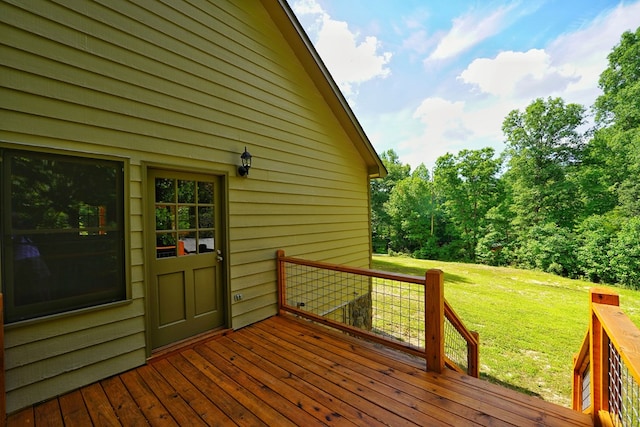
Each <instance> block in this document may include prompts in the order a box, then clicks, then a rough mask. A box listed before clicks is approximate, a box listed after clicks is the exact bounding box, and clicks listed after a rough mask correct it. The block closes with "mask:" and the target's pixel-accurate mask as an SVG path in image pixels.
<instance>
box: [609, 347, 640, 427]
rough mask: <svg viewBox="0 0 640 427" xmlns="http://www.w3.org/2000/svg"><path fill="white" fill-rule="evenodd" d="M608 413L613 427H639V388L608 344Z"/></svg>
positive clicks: (615, 350)
mask: <svg viewBox="0 0 640 427" xmlns="http://www.w3.org/2000/svg"><path fill="white" fill-rule="evenodd" d="M609 412H610V413H611V418H612V419H613V424H614V425H615V426H622V427H631V426H640V386H639V385H638V382H637V381H636V380H635V378H634V377H633V375H632V373H631V372H629V369H628V367H627V366H626V364H625V363H624V360H622V358H621V357H620V353H618V350H617V349H616V347H615V346H614V344H613V343H612V342H609Z"/></svg>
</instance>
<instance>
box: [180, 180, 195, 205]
mask: <svg viewBox="0 0 640 427" xmlns="http://www.w3.org/2000/svg"><path fill="white" fill-rule="evenodd" d="M195 202H196V183H195V181H178V203H195Z"/></svg>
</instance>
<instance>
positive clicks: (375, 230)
mask: <svg viewBox="0 0 640 427" xmlns="http://www.w3.org/2000/svg"><path fill="white" fill-rule="evenodd" d="M380 159H381V160H382V163H383V164H384V166H385V167H386V168H387V172H388V173H387V176H385V177H384V178H380V179H374V180H371V234H372V236H371V237H372V242H373V248H374V251H376V252H379V253H380V252H383V253H384V252H387V249H388V246H389V243H390V241H391V229H390V223H391V220H390V218H389V215H388V214H387V212H386V211H385V208H384V205H385V203H387V201H388V200H389V197H390V196H391V194H392V192H393V189H394V188H395V186H396V184H397V183H398V182H400V181H402V180H403V179H405V178H407V177H408V176H409V175H410V172H411V166H410V165H403V164H402V163H401V162H400V159H399V158H398V155H397V154H396V152H395V151H393V150H387V151H385V152H384V153H382V155H381V156H380Z"/></svg>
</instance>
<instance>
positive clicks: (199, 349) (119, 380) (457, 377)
mask: <svg viewBox="0 0 640 427" xmlns="http://www.w3.org/2000/svg"><path fill="white" fill-rule="evenodd" d="M423 365H424V361H422V360H420V359H416V358H413V357H411V356H407V355H404V354H398V353H396V352H395V351H390V350H389V349H386V348H382V347H381V346H380V345H376V344H371V343H368V342H365V341H363V340H360V339H356V338H354V337H350V336H348V335H345V334H342V333H339V332H337V331H333V330H330V329H327V328H325V327H322V326H318V325H314V324H311V323H309V322H306V321H302V320H299V319H295V318H293V317H291V316H276V317H273V318H270V319H267V320H265V321H262V322H259V323H257V324H254V325H251V326H248V327H246V328H243V329H241V330H239V331H236V332H233V333H229V334H227V335H226V336H223V337H218V338H215V339H211V340H208V341H204V342H200V343H198V344H197V345H194V346H190V347H188V348H184V349H182V350H179V351H175V352H168V353H167V354H166V356H163V357H160V358H154V359H152V360H150V361H149V363H147V365H145V366H142V367H140V368H137V369H134V370H131V371H128V372H125V373H123V374H120V375H117V376H114V377H112V378H108V379H105V380H103V381H101V382H99V383H95V384H92V385H89V386H87V387H83V388H82V389H80V390H76V391H72V392H70V393H68V394H66V395H64V396H60V397H59V398H56V399H52V400H49V401H47V402H44V403H41V404H39V405H36V406H34V407H29V408H26V409H24V410H23V411H19V412H17V413H14V414H11V415H10V416H9V417H8V420H7V421H8V422H7V426H9V427H13V426H22V425H33V426H35V427H40V426H45V425H67V426H74V425H78V426H80V425H82V426H84V425H90V424H93V425H123V426H130V425H147V424H150V425H160V426H171V425H189V426H192V425H209V426H227V425H229V426H235V425H240V426H260V425H267V426H288V425H289V426H296V425H302V426H305V427H307V426H309V427H310V426H316V425H317V426H320V425H339V426H354V425H358V426H376V425H380V426H382V425H392V426H418V425H421V426H424V425H429V426H467V425H469V426H473V425H479V426H592V425H593V423H592V421H591V418H590V417H589V416H588V415H584V414H580V413H577V412H575V411H572V410H570V409H568V408H563V407H560V406H557V405H554V404H551V403H548V402H544V401H542V400H540V399H538V398H535V397H532V396H527V395H524V394H521V393H518V392H516V391H513V390H509V389H506V388H504V387H500V386H498V385H495V384H490V383H488V382H486V381H483V380H479V379H476V378H471V377H469V376H467V375H462V374H459V373H457V372H454V371H449V370H447V371H445V372H444V373H442V374H437V373H433V372H426V371H425V370H424V369H423ZM63 422H64V424H62V423H63Z"/></svg>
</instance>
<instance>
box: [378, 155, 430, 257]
mask: <svg viewBox="0 0 640 427" xmlns="http://www.w3.org/2000/svg"><path fill="white" fill-rule="evenodd" d="M431 199H432V191H431V183H430V182H429V171H428V170H427V168H426V167H425V166H424V165H420V166H418V167H417V168H416V170H415V171H414V172H413V174H411V176H409V177H407V178H405V179H403V180H402V181H400V182H398V183H397V184H396V185H395V187H394V189H393V191H392V193H391V195H390V197H389V200H388V201H387V203H385V211H386V213H387V215H388V217H389V220H390V222H389V223H390V226H391V227H390V228H391V242H390V243H391V244H390V246H391V248H392V249H393V250H394V251H397V252H400V251H402V252H408V253H414V252H416V251H420V250H421V249H422V248H423V247H424V246H426V245H428V243H429V241H430V238H431V218H432V208H433V206H432V202H431ZM423 257H424V254H423Z"/></svg>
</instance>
